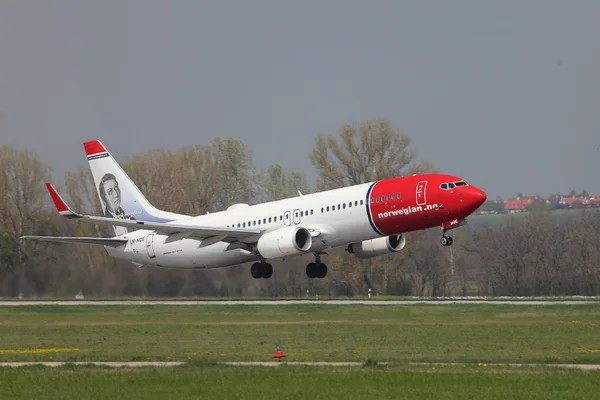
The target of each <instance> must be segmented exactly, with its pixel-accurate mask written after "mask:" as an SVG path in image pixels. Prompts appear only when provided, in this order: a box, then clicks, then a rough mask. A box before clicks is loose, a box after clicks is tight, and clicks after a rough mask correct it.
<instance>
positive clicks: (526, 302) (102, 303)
mask: <svg viewBox="0 0 600 400" xmlns="http://www.w3.org/2000/svg"><path fill="white" fill-rule="evenodd" d="M590 303H596V304H600V298H598V299H597V300H31V301H29V300H9V301H0V306H132V305H133V306H142V305H169V306H192V305H225V306H230V305H262V306H281V305H289V304H335V305H413V304H438V305H439V304H511V305H552V304H565V305H567V304H590Z"/></svg>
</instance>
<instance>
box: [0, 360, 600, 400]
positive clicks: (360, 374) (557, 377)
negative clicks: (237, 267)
mask: <svg viewBox="0 0 600 400" xmlns="http://www.w3.org/2000/svg"><path fill="white" fill-rule="evenodd" d="M116 371H118V372H116ZM0 382H1V383H2V384H1V385H0V398H2V399H14V398H27V399H42V398H43V399H67V398H68V399H107V398H110V399H189V398H202V399H311V400H313V399H317V400H318V399H449V400H452V399H457V400H458V399H460V400H464V399H527V400H530V399H540V400H542V399H543V400H552V399H566V398H568V399H586V400H587V399H594V398H596V397H597V394H598V391H599V390H600V374H599V373H597V372H594V373H592V372H572V371H551V370H536V371H526V370H520V371H517V370H506V369H487V370H486V369H482V368H480V369H479V370H474V369H470V370H463V371H457V370H448V369H439V368H437V369H436V370H433V369H431V368H429V369H422V370H417V369H413V370H408V369H405V368H401V367H387V366H383V367H362V368H361V367H355V368H340V367H336V368H330V367H290V366H286V367H277V368H272V367H253V368H243V367H223V366H194V367H177V368H176V369H142V370H133V369H126V370H106V369H99V368H92V369H90V368H79V367H78V368H69V367H65V368H60V369H42V368H24V369H17V370H14V369H6V368H5V369H2V368H0Z"/></svg>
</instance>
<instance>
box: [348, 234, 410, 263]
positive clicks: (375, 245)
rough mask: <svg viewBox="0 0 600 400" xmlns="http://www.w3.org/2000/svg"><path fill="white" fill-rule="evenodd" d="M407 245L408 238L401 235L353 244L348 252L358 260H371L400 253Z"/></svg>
mask: <svg viewBox="0 0 600 400" xmlns="http://www.w3.org/2000/svg"><path fill="white" fill-rule="evenodd" d="M405 245H406V237H405V236H404V235H403V234H399V235H392V236H387V237H381V238H377V239H371V240H363V241H362V242H358V243H352V244H350V245H349V246H348V252H349V253H350V254H354V255H355V256H356V257H358V258H371V257H377V256H383V255H386V254H390V253H395V252H398V251H400V250H402V249H403V248H404V246H405Z"/></svg>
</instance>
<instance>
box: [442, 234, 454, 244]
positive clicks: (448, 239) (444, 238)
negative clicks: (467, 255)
mask: <svg viewBox="0 0 600 400" xmlns="http://www.w3.org/2000/svg"><path fill="white" fill-rule="evenodd" d="M440 243H441V244H442V246H452V236H448V235H446V234H444V236H442V238H441V239H440Z"/></svg>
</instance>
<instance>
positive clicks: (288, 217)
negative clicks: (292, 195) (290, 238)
mask: <svg viewBox="0 0 600 400" xmlns="http://www.w3.org/2000/svg"><path fill="white" fill-rule="evenodd" d="M283 224H284V225H285V226H289V225H291V224H292V220H291V212H289V211H286V212H285V213H284V214H283Z"/></svg>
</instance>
